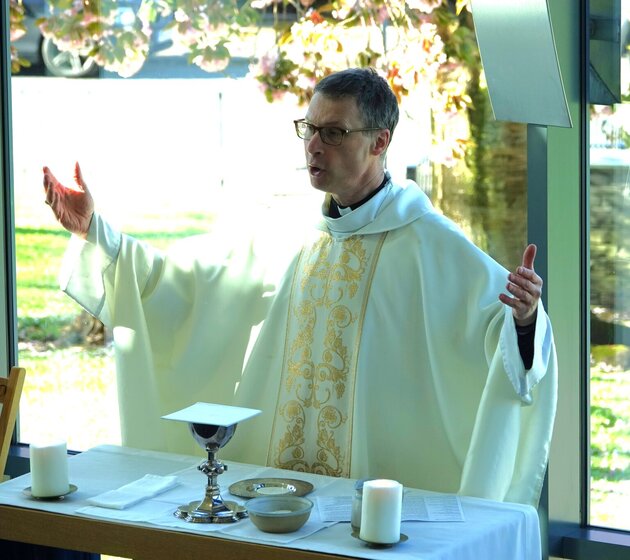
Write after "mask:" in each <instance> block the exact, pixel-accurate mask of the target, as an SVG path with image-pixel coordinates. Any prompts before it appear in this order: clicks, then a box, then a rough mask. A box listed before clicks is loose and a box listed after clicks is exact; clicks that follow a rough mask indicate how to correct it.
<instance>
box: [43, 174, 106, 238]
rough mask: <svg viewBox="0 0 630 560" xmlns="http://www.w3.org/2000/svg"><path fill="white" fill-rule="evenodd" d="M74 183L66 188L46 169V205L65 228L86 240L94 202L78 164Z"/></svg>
mask: <svg viewBox="0 0 630 560" xmlns="http://www.w3.org/2000/svg"><path fill="white" fill-rule="evenodd" d="M74 182H75V184H74V185H71V186H69V187H66V186H64V185H62V184H61V183H60V182H59V181H58V180H57V178H56V177H55V176H54V175H53V173H52V171H51V170H50V169H49V168H48V167H44V192H45V195H46V204H48V205H49V206H50V207H51V208H52V211H53V213H54V214H55V217H56V218H57V220H58V221H59V223H60V224H61V225H62V226H63V227H64V228H66V229H67V230H68V231H69V232H71V233H74V234H75V235H78V236H79V237H82V238H83V239H86V238H87V233H88V229H89V227H90V221H91V220H92V214H93V213H94V200H93V198H92V195H91V194H90V191H89V190H88V188H87V185H86V184H85V181H84V180H83V175H82V174H81V168H80V167H79V163H78V162H77V163H76V164H75V166H74Z"/></svg>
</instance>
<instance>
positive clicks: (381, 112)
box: [314, 68, 399, 141]
mask: <svg viewBox="0 0 630 560" xmlns="http://www.w3.org/2000/svg"><path fill="white" fill-rule="evenodd" d="M314 93H320V94H322V95H324V96H326V97H331V98H333V99H340V98H344V97H351V98H352V99H354V100H355V101H356V104H357V106H358V108H359V112H360V114H361V117H362V119H363V126H364V127H366V128H372V127H374V128H387V129H389V131H390V141H391V135H393V134H394V129H395V128H396V125H397V124H398V115H399V112H398V101H397V100H396V96H395V95H394V92H393V91H392V90H391V88H390V87H389V84H388V83H387V81H386V80H385V79H384V78H382V77H381V76H379V75H378V74H377V72H376V70H374V69H373V68H349V69H347V70H341V71H339V72H335V73H334V74H330V75H329V76H326V77H325V78H323V79H322V80H321V81H320V82H319V83H318V84H317V85H316V86H315V89H314Z"/></svg>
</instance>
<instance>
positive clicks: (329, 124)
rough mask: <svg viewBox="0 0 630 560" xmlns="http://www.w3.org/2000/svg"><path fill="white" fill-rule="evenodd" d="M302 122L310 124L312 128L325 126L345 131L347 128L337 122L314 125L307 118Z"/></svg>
mask: <svg viewBox="0 0 630 560" xmlns="http://www.w3.org/2000/svg"><path fill="white" fill-rule="evenodd" d="M304 120H305V121H306V122H307V123H308V124H312V125H314V126H326V127H329V128H341V129H343V130H345V129H346V128H348V127H347V126H346V125H345V124H343V123H341V122H339V121H332V122H329V123H324V124H315V123H314V122H313V121H312V120H311V119H309V118H308V117H304Z"/></svg>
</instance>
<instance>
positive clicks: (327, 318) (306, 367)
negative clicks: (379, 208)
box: [267, 233, 386, 477]
mask: <svg viewBox="0 0 630 560" xmlns="http://www.w3.org/2000/svg"><path fill="white" fill-rule="evenodd" d="M385 236H386V234H385V233H383V234H380V235H367V236H361V235H355V236H352V237H349V238H347V239H345V240H343V241H335V240H333V239H332V237H331V236H330V234H328V233H324V234H322V235H321V236H320V237H319V238H318V239H317V240H316V241H315V242H314V243H313V244H312V245H310V246H307V247H305V248H304V249H303V250H302V252H301V254H300V257H299V259H298V263H297V265H296V271H295V275H294V277H293V285H292V288H291V299H290V301H289V311H288V322H287V334H286V339H285V349H284V358H283V365H282V378H281V382H280V390H279V395H278V403H277V405H276V414H275V418H274V426H273V431H272V435H271V443H270V447H269V453H270V457H268V462H267V464H269V465H272V466H274V467H277V468H282V469H291V470H294V471H302V472H313V473H318V474H325V475H329V476H343V477H349V476H350V460H351V448H352V417H353V407H354V388H355V382H356V369H357V358H358V353H359V345H360V340H361V331H362V328H363V318H364V316H365V308H366V304H367V299H368V295H369V292H370V288H371V284H372V278H373V275H374V270H375V268H376V263H377V261H378V257H379V254H380V251H381V247H382V245H383V242H384V240H385Z"/></svg>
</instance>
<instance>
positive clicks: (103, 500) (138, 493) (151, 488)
mask: <svg viewBox="0 0 630 560" xmlns="http://www.w3.org/2000/svg"><path fill="white" fill-rule="evenodd" d="M177 484H179V482H178V481H177V477H176V476H158V475H156V474H146V475H144V476H143V477H142V478H140V479H138V480H134V481H133V482H130V483H129V484H125V485H124V486H121V487H120V488H118V489H117V490H109V491H108V492H103V493H102V494H99V495H98V496H93V497H92V498H88V500H87V501H88V503H90V504H92V505H94V506H99V507H105V508H112V509H125V508H127V507H129V506H132V505H133V504H137V503H138V502H141V501H142V500H146V499H147V498H152V497H153V496H157V495H158V494H161V493H162V492H165V491H166V490H169V489H170V488H173V487H174V486H176V485H177Z"/></svg>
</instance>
